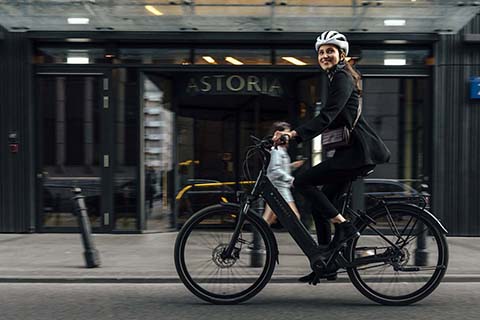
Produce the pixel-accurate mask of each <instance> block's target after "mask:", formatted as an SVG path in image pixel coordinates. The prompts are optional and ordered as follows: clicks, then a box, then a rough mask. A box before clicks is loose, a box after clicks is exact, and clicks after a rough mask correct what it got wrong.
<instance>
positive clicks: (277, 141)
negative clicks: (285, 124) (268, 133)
mask: <svg viewBox="0 0 480 320" xmlns="http://www.w3.org/2000/svg"><path fill="white" fill-rule="evenodd" d="M296 134H297V132H296V131H295V130H293V131H275V133H274V134H273V137H272V141H273V144H274V145H275V146H278V145H281V144H285V143H287V142H289V141H290V140H291V139H292V138H294V137H295V136H296Z"/></svg>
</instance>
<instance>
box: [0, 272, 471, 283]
mask: <svg viewBox="0 0 480 320" xmlns="http://www.w3.org/2000/svg"><path fill="white" fill-rule="evenodd" d="M301 276H303V274H302V275H298V276H276V277H275V276H274V277H272V279H271V280H270V282H269V283H278V284H289V283H292V284H293V283H298V284H300V283H299V282H298V278H299V277H301ZM442 282H443V283H456V282H458V283H464V282H480V274H478V275H446V276H445V277H444V278H443V280H442ZM0 283H86V284H87V283H92V284H94V283H118V284H122V283H125V284H128V283H132V284H155V283H159V284H181V283H182V282H181V281H180V279H179V278H178V277H0ZM321 283H350V279H349V278H348V277H346V276H339V277H338V279H337V280H336V281H327V280H322V281H321Z"/></svg>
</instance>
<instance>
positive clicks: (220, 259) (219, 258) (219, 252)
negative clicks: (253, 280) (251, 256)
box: [212, 244, 240, 269]
mask: <svg viewBox="0 0 480 320" xmlns="http://www.w3.org/2000/svg"><path fill="white" fill-rule="evenodd" d="M227 246H228V244H219V245H218V246H217V247H216V248H215V249H213V252H212V260H213V262H214V263H215V264H216V265H217V266H218V267H220V268H222V269H223V268H230V267H232V266H233V265H234V264H235V263H236V262H237V260H238V258H240V255H239V253H240V250H239V249H238V248H233V252H232V255H231V256H230V257H224V254H223V253H224V252H225V250H226V249H227Z"/></svg>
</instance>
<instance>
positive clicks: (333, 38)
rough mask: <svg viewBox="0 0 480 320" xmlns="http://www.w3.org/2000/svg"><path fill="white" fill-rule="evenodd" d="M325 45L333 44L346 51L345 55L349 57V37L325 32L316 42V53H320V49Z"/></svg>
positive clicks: (336, 32) (338, 33)
mask: <svg viewBox="0 0 480 320" xmlns="http://www.w3.org/2000/svg"><path fill="white" fill-rule="evenodd" d="M324 44H333V45H336V46H337V47H339V48H340V49H342V50H343V51H345V55H347V56H348V41H347V37H345V36H344V35H343V34H341V33H340V32H338V31H325V32H324V33H322V35H321V36H319V37H318V38H317V42H315V51H317V52H318V48H320V46H321V45H324Z"/></svg>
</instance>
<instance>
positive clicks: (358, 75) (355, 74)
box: [345, 61, 362, 96]
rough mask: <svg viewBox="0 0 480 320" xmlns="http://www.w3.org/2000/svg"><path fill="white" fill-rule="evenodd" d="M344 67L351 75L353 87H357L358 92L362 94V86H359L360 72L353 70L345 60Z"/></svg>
mask: <svg viewBox="0 0 480 320" xmlns="http://www.w3.org/2000/svg"><path fill="white" fill-rule="evenodd" d="M345 69H346V70H347V72H348V73H350V75H351V76H352V77H353V81H354V82H355V89H357V92H358V94H359V95H360V96H361V95H362V88H361V87H360V83H361V81H362V76H361V75H360V73H358V72H357V70H355V69H354V68H353V67H352V66H351V65H350V63H348V61H345Z"/></svg>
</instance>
